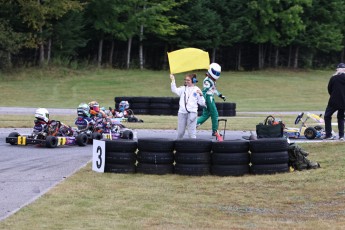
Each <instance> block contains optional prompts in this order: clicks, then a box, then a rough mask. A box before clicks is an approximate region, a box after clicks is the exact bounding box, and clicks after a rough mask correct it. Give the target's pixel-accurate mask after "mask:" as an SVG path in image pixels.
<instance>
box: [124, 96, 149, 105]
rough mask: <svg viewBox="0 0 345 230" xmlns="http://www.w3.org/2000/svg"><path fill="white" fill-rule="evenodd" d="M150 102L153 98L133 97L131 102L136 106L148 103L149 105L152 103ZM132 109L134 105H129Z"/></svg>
mask: <svg viewBox="0 0 345 230" xmlns="http://www.w3.org/2000/svg"><path fill="white" fill-rule="evenodd" d="M150 100H151V97H132V98H131V102H132V104H135V103H145V104H146V103H147V104H149V103H150ZM129 106H130V107H132V105H129Z"/></svg>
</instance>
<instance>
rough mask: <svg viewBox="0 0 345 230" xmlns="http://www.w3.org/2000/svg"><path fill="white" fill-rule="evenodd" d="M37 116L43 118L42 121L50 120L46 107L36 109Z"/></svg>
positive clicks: (39, 118)
mask: <svg viewBox="0 0 345 230" xmlns="http://www.w3.org/2000/svg"><path fill="white" fill-rule="evenodd" d="M35 118H36V119H38V120H42V121H45V122H48V121H49V112H48V110H47V109H44V108H38V109H36V112H35Z"/></svg>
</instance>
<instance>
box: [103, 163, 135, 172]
mask: <svg viewBox="0 0 345 230" xmlns="http://www.w3.org/2000/svg"><path fill="white" fill-rule="evenodd" d="M104 172H110V173H135V165H134V164H105V166H104Z"/></svg>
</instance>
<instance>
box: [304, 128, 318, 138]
mask: <svg viewBox="0 0 345 230" xmlns="http://www.w3.org/2000/svg"><path fill="white" fill-rule="evenodd" d="M316 135H317V131H316V129H315V128H314V127H308V128H306V130H305V131H304V136H305V137H306V138H307V139H309V140H312V139H315V137H316Z"/></svg>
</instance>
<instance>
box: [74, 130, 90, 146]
mask: <svg viewBox="0 0 345 230" xmlns="http://www.w3.org/2000/svg"><path fill="white" fill-rule="evenodd" d="M87 141H88V137H87V135H86V134H84V133H81V134H79V135H78V136H77V138H76V143H77V145H79V146H86V145H87Z"/></svg>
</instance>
